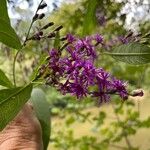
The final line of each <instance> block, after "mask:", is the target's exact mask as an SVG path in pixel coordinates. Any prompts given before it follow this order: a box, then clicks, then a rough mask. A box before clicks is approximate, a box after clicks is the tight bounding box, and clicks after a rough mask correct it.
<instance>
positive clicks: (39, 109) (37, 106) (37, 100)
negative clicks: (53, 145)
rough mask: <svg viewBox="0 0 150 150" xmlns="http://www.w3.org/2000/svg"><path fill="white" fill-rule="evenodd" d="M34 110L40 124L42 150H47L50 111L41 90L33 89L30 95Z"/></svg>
mask: <svg viewBox="0 0 150 150" xmlns="http://www.w3.org/2000/svg"><path fill="white" fill-rule="evenodd" d="M31 101H32V103H33V107H34V110H35V112H36V114H37V117H38V119H39V121H40V123H41V127H42V133H43V134H42V137H43V144H44V149H47V146H48V144H49V139H50V111H49V103H48V102H47V101H46V97H45V93H44V92H43V91H42V90H41V89H38V88H36V89H33V92H32V95H31Z"/></svg>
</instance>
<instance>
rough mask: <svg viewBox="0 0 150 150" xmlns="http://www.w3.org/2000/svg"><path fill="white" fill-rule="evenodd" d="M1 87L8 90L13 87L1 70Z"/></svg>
mask: <svg viewBox="0 0 150 150" xmlns="http://www.w3.org/2000/svg"><path fill="white" fill-rule="evenodd" d="M0 85H2V86H5V87H8V88H11V87H13V85H12V83H11V81H10V80H9V79H8V78H7V76H6V75H5V73H4V72H3V71H2V70H1V69H0Z"/></svg>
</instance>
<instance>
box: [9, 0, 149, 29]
mask: <svg viewBox="0 0 150 150" xmlns="http://www.w3.org/2000/svg"><path fill="white" fill-rule="evenodd" d="M40 1H41V0H33V6H32V7H31V8H30V9H31V12H27V11H25V10H29V9H28V8H29V4H28V2H27V1H26V0H18V6H17V7H16V9H17V11H19V13H15V12H14V11H12V9H10V8H9V16H10V18H11V19H18V18H21V16H19V14H21V15H22V16H23V14H25V13H26V15H24V16H25V17H28V16H30V19H31V17H32V15H33V12H35V10H36V8H37V6H38V4H39V3H40ZM63 1H64V2H69V1H70V2H71V1H72V0H45V2H46V3H47V5H48V7H47V8H44V9H43V10H42V12H51V11H52V10H53V5H52V4H53V3H54V2H56V3H57V5H58V6H60V5H61V3H62V2H63ZM116 1H118V2H119V1H123V0H116ZM136 2H140V0H129V3H126V5H125V7H124V8H123V9H122V13H127V19H126V27H127V28H132V29H133V30H134V29H136V26H137V25H138V24H137V23H138V21H139V22H140V21H141V20H142V19H143V18H144V19H146V20H150V14H149V15H148V14H147V12H146V10H147V9H149V8H150V0H143V3H144V5H142V6H139V7H135V3H136ZM31 13H32V15H30V14H31ZM25 19H29V18H25ZM131 23H132V26H131Z"/></svg>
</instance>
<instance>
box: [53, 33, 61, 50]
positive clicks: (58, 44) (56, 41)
mask: <svg viewBox="0 0 150 150" xmlns="http://www.w3.org/2000/svg"><path fill="white" fill-rule="evenodd" d="M54 48H56V49H59V48H60V34H59V32H56V36H55V40H54Z"/></svg>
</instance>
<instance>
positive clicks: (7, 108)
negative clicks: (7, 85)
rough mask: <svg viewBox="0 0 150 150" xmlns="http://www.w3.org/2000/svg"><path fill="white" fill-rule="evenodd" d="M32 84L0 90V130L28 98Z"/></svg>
mask: <svg viewBox="0 0 150 150" xmlns="http://www.w3.org/2000/svg"><path fill="white" fill-rule="evenodd" d="M31 91H32V84H29V85H27V86H26V87H19V88H12V89H4V90H0V121H1V122H0V131H1V130H2V129H3V128H4V127H5V126H6V125H7V124H8V123H9V122H10V121H11V120H12V119H13V118H14V117H15V116H16V115H17V114H18V112H19V111H20V110H21V108H22V107H23V105H24V104H25V103H26V102H27V101H28V100H29V98H30V95H31Z"/></svg>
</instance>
